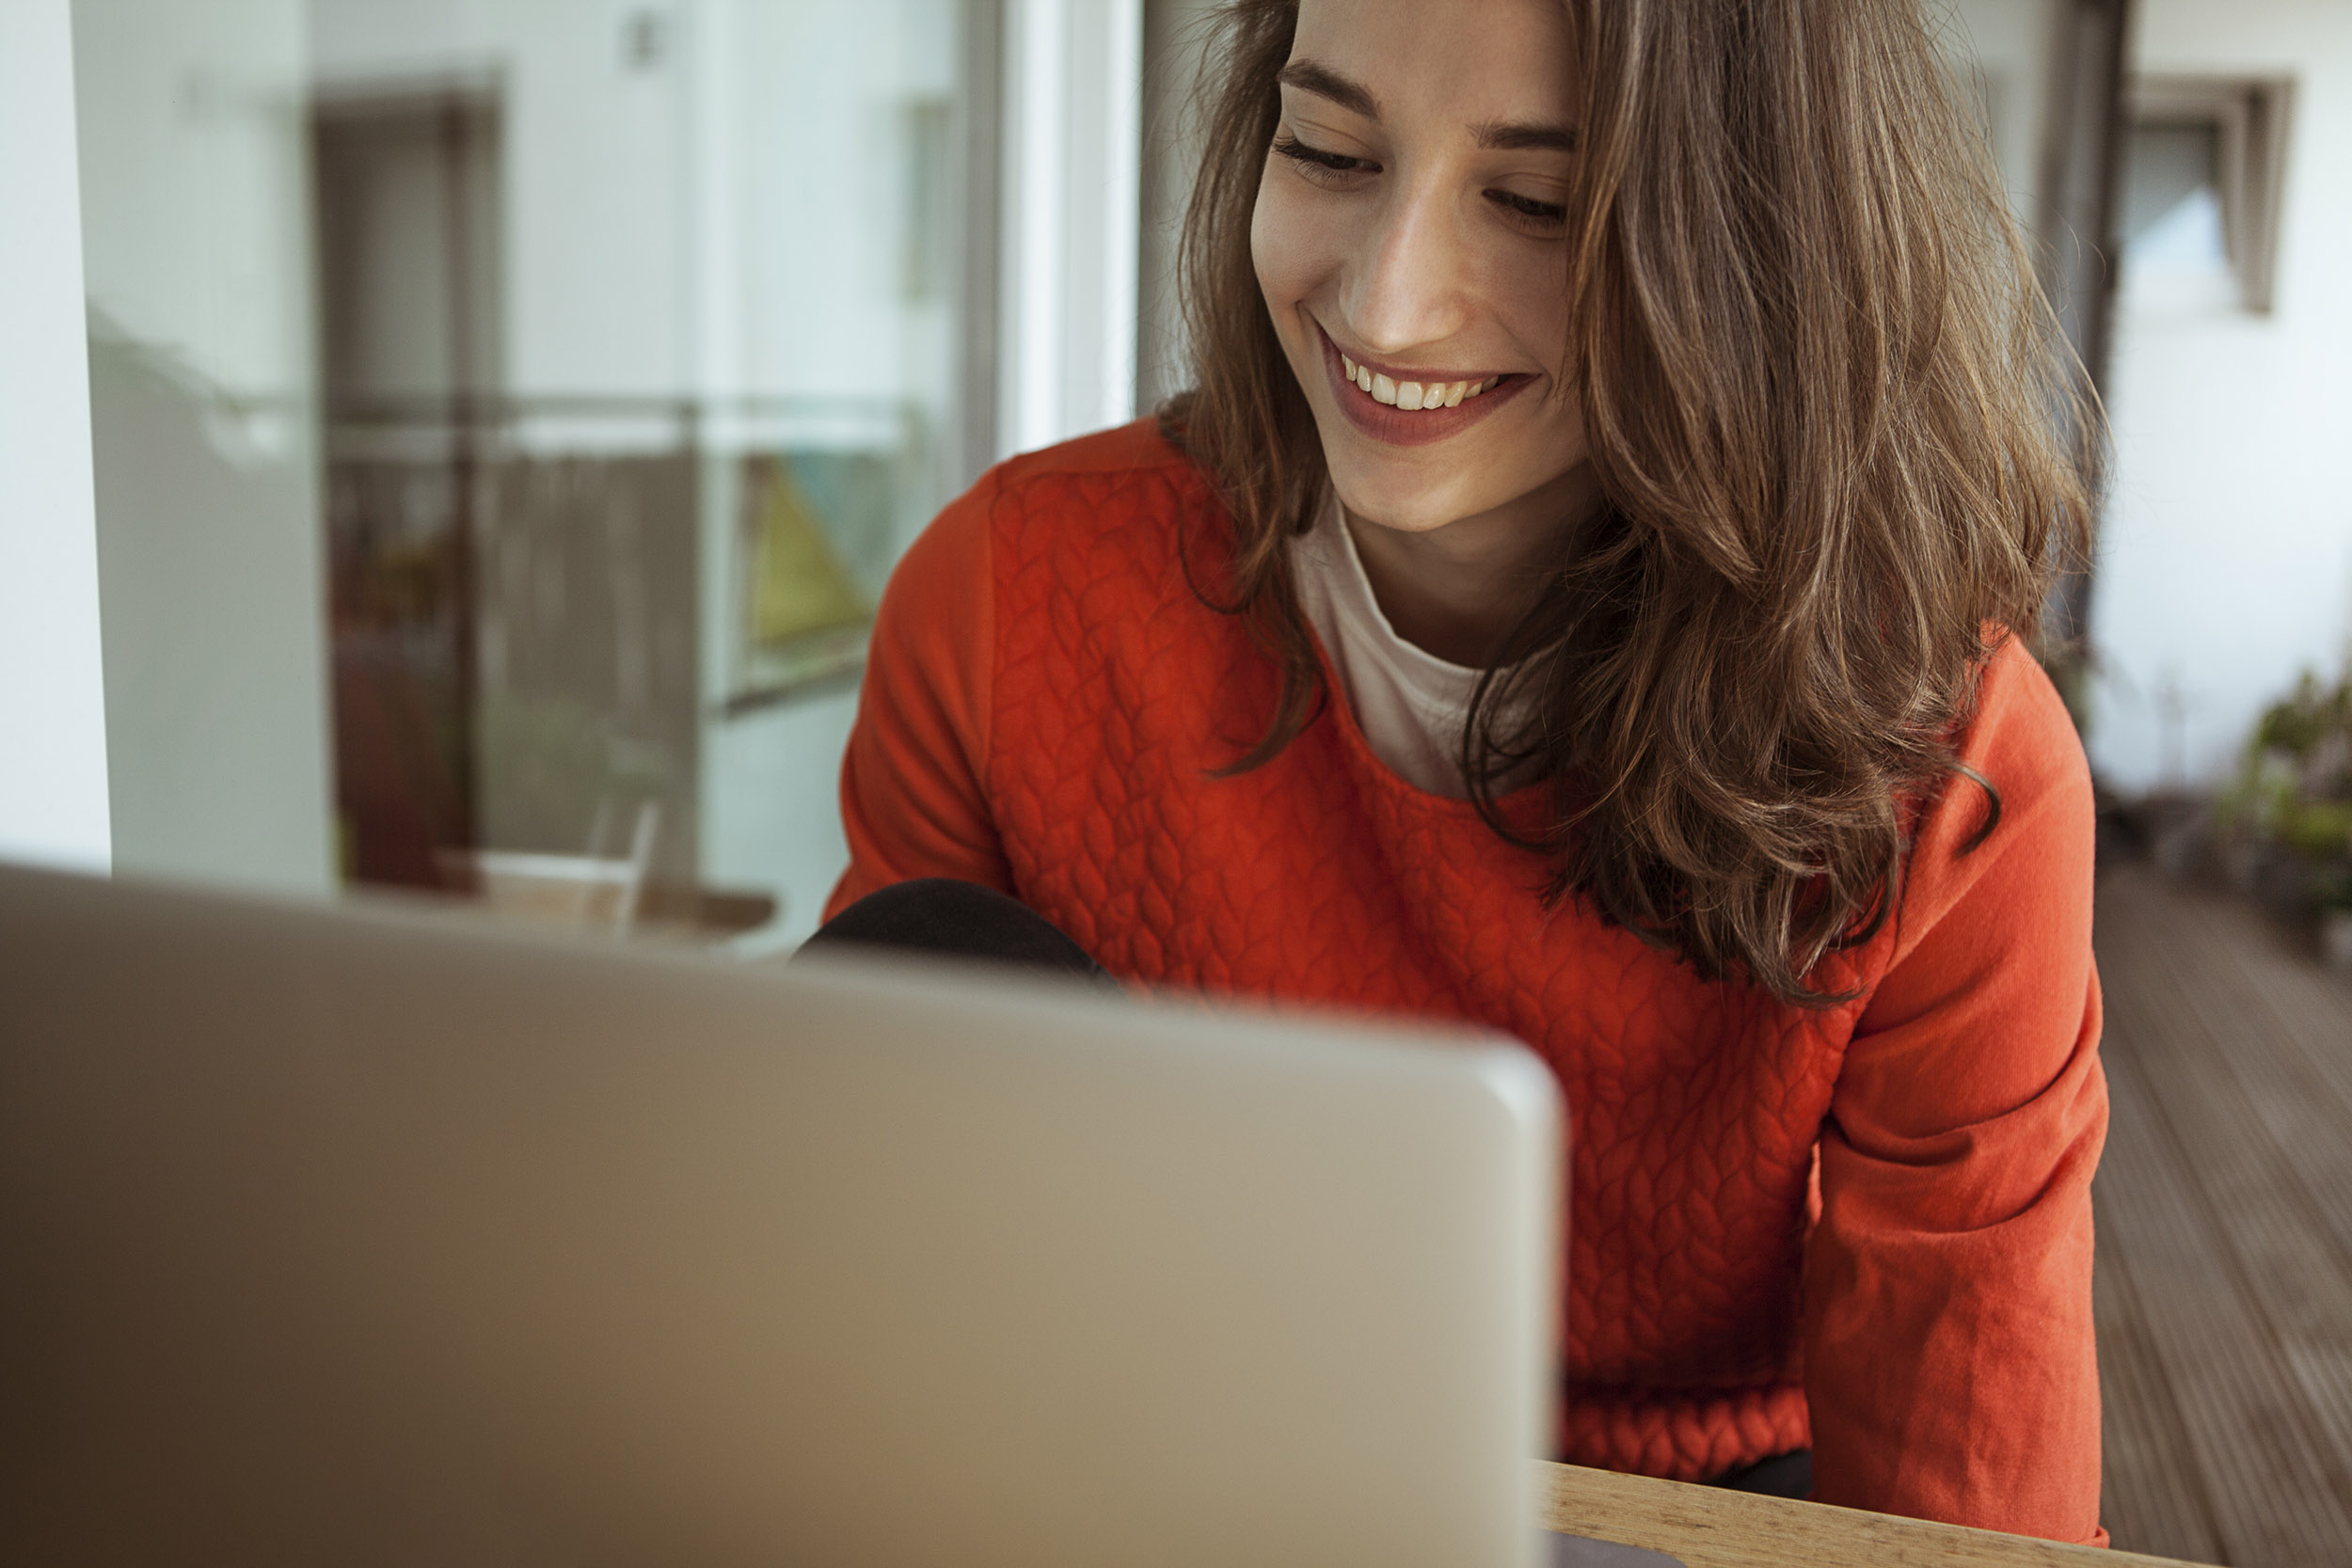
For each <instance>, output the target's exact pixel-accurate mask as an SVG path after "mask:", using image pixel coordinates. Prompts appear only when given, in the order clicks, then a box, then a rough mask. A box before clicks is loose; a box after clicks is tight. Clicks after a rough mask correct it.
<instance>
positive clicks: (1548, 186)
mask: <svg viewBox="0 0 2352 1568" xmlns="http://www.w3.org/2000/svg"><path fill="white" fill-rule="evenodd" d="M1570 41H1571V40H1570V38H1569V33H1568V24H1567V17H1566V8H1565V6H1564V5H1563V4H1562V3H1561V0H1300V5H1299V8H1298V31H1297V36H1296V39H1295V42H1294V43H1293V45H1292V48H1291V56H1290V63H1289V64H1288V65H1286V66H1285V67H1284V68H1283V71H1282V76H1281V93H1282V118H1281V122H1280V124H1279V127H1278V128H1277V130H1276V132H1275V142H1274V148H1273V150H1271V151H1270V152H1269V153H1268V154H1267V158H1266V168H1265V177H1264V179H1263V181H1262V182H1260V184H1259V188H1258V205H1257V211H1256V214H1255V215H1254V217H1253V219H1252V221H1251V224H1250V251H1251V255H1252V257H1253V258H1254V259H1255V261H1256V263H1257V269H1258V281H1259V284H1260V286H1261V287H1263V289H1264V291H1265V299H1266V307H1267V309H1268V310H1270V311H1271V312H1272V314H1273V318H1274V327H1275V331H1276V332H1277V333H1278V334H1279V336H1280V338H1281V341H1282V348H1283V351H1284V352H1285V353H1286V354H1287V355H1288V356H1289V357H1290V363H1291V369H1292V371H1293V372H1295V374H1296V375H1297V377H1298V383H1299V385H1300V386H1301V387H1302V388H1305V389H1306V393H1307V401H1308V403H1309V404H1311V406H1312V407H1313V409H1314V414H1315V424H1316V427H1317V429H1318V430H1319V431H1320V433H1321V435H1322V437H1323V450H1324V454H1325V456H1326V458H1327V460H1328V462H1329V466H1330V471H1331V480H1332V483H1333V485H1334V487H1335V488H1336V489H1337V490H1338V491H1339V496H1340V499H1341V500H1342V501H1343V503H1344V504H1345V505H1346V506H1347V508H1348V510H1349V511H1351V512H1353V513H1355V514H1356V515H1358V516H1359V517H1362V518H1364V519H1365V520H1367V521H1370V522H1375V523H1379V524H1383V525H1385V526H1387V527H1390V528H1394V529H1401V530H1406V531H1414V532H1421V531H1427V530H1430V529H1437V528H1442V527H1444V526H1445V525H1446V524H1448V523H1451V522H1454V521H1455V520H1457V519H1459V518H1464V517H1470V516H1475V515H1480V514H1483V513H1488V512H1492V511H1494V510H1496V509H1497V508H1500V507H1502V506H1505V505H1507V504H1508V503H1510V502H1512V501H1514V500H1517V499H1520V498H1522V497H1528V496H1531V495H1532V494H1534V492H1537V491H1539V490H1542V489H1543V488H1544V487H1545V486H1547V485H1549V484H1551V483H1554V482H1556V481H1558V480H1560V479H1561V478H1562V477H1563V476H1565V475H1566V474H1567V473H1568V472H1570V471H1571V470H1572V469H1574V468H1575V467H1577V466H1578V465H1580V464H1581V462H1582V461H1583V459H1584V424H1583V414H1582V410H1581V408H1580V407H1579V405H1578V401H1577V398H1576V396H1575V393H1574V392H1573V390H1572V389H1571V388H1568V387H1567V386H1566V385H1565V383H1564V382H1563V381H1562V380H1561V373H1560V372H1561V368H1562V366H1563V364H1564V362H1565V358H1566V355H1567V343H1568V300H1567V260H1566V237H1565V204H1566V202H1567V199H1568V189H1569V179H1570V175H1571V172H1572V169H1573V166H1574V160H1575V155H1576V154H1575V120H1576V106H1577V103H1578V102H1579V100H1578V92H1577V87H1578V83H1577V78H1576V68H1575V64H1574V61H1573V60H1572V58H1571V55H1570ZM1351 367H1353V372H1352V374H1351V369H1350V368H1351Z"/></svg>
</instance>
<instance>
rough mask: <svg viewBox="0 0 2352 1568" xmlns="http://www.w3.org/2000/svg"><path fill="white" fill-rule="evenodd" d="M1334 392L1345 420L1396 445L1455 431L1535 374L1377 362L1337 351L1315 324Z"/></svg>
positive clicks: (1415, 444)
mask: <svg viewBox="0 0 2352 1568" xmlns="http://www.w3.org/2000/svg"><path fill="white" fill-rule="evenodd" d="M1315 335H1316V336H1317V337H1318V338H1320V339H1321V340H1322V341H1323V358H1324V364H1325V368H1326V369H1327V370H1328V371H1329V372H1330V377H1331V392H1332V396H1333V397H1334V398H1336V399H1337V400H1338V402H1339V405H1340V412H1341V413H1342V414H1343V415H1345V416H1346V418H1347V422H1348V423H1350V424H1352V425H1354V426H1355V427H1356V428H1357V429H1358V430H1359V431H1361V432H1362V433H1363V434H1365V435H1366V436H1371V437H1372V438H1373V439H1374V440H1376V441H1381V442H1385V443H1386V444H1388V445H1390V446H1395V447H1419V446H1426V445H1428V444H1429V443H1430V442H1432V441H1442V440H1444V439H1446V438H1447V437H1448V436H1454V435H1458V434H1459V433H1461V432H1462V431H1464V430H1467V429H1469V428H1470V426H1471V425H1473V424H1475V423H1477V422H1478V421H1479V420H1483V419H1485V418H1486V416H1487V415H1489V414H1491V413H1493V412H1494V411H1495V410H1496V409H1497V408H1500V407H1501V406H1502V404H1504V403H1506V402H1508V401H1509V400H1510V399H1511V398H1512V397H1513V396H1514V395H1516V394H1517V393H1518V391H1519V390H1520V389H1521V388H1525V387H1526V386H1527V385H1528V384H1529V383H1531V382H1532V381H1534V377H1533V376H1529V375H1522V374H1518V373H1516V372H1508V371H1505V372H1493V371H1488V372H1479V373H1475V374H1472V373H1455V374H1447V373H1444V372H1437V371H1429V370H1413V369H1408V368H1406V367H1402V366H1390V365H1380V364H1375V363H1371V362H1368V361H1364V360H1359V359H1357V358H1356V357H1355V356H1352V355H1348V354H1343V353H1341V352H1340V348H1339V345H1338V344H1336V343H1334V342H1332V341H1331V335H1330V334H1329V333H1327V332H1325V331H1324V330H1323V329H1322V324H1320V323H1317V324H1316V329H1315Z"/></svg>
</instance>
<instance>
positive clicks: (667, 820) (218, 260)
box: [74, 0, 982, 944]
mask: <svg viewBox="0 0 2352 1568" xmlns="http://www.w3.org/2000/svg"><path fill="white" fill-rule="evenodd" d="M74 10H75V28H76V50H77V63H76V73H77V81H78V85H79V87H80V89H81V95H82V96H81V122H82V128H83V138H84V150H83V182H84V187H85V197H84V200H85V213H86V235H85V248H86V256H87V276H88V279H89V295H90V305H91V344H92V363H93V374H94V385H95V386H96V387H97V388H99V389H98V391H97V392H96V394H95V397H94V401H95V404H96V414H97V427H98V440H99V448H100V471H101V489H100V508H101V513H102V517H101V529H102V534H103V535H105V536H107V537H109V538H111V539H113V540H115V541H117V542H119V545H120V546H121V548H120V549H119V551H116V552H115V553H116V554H119V555H120V556H121V557H122V558H123V561H124V562H125V563H126V564H124V565H123V566H122V568H121V570H122V572H124V573H128V574H130V575H131V576H132V577H135V578H136V577H143V578H151V579H153V580H152V581H151V583H150V584H149V591H148V594H147V597H148V598H149V599H151V601H152V604H151V606H149V607H148V612H149V613H151V614H152V615H153V616H154V624H153V625H152V626H151V628H149V629H147V630H143V631H141V632H140V633H138V634H137V636H136V637H135V638H132V639H129V640H128V641H130V642H135V643H136V644H137V646H136V647H135V648H132V649H130V651H128V652H126V654H125V656H124V657H123V658H122V659H121V660H117V659H116V658H115V657H114V653H115V649H114V644H115V643H116V641H119V639H118V638H117V636H116V633H115V630H114V628H113V627H112V626H110V629H109V638H108V640H109V679H110V685H113V684H118V683H116V682H115V681H114V674H115V672H114V665H115V663H117V662H121V663H123V664H124V666H125V670H126V675H125V679H126V680H131V679H133V678H134V677H135V678H136V679H140V680H145V681H147V682H148V683H149V685H150V686H151V688H152V690H151V692H148V693H147V695H146V697H145V699H144V702H145V710H144V712H143V714H140V713H139V712H138V704H136V703H134V705H133V707H132V709H128V710H126V713H131V714H133V715H134V717H132V718H126V719H125V721H124V723H125V727H126V728H127V729H129V730H131V731H134V732H136V734H135V738H137V737H143V738H144V739H145V740H146V741H148V742H151V744H150V745H149V747H148V752H140V751H138V750H137V748H136V747H134V748H133V750H132V752H130V753H129V756H130V759H131V761H132V763H133V766H131V767H128V768H123V767H121V766H120V764H118V769H119V772H120V773H122V774H123V775H125V777H124V778H123V780H122V782H121V783H120V784H119V785H118V788H119V789H125V790H127V791H128V792H129V793H128V795H127V796H126V798H125V800H124V801H121V802H119V803H118V816H124V815H125V813H126V810H127V813H128V816H130V818H132V823H131V824H130V825H131V826H133V827H136V825H137V824H138V823H141V822H146V823H148V824H149V825H150V826H151V832H147V833H146V836H145V837H144V838H142V836H141V833H140V832H137V831H134V832H125V831H124V827H123V826H122V825H119V826H118V831H117V839H118V845H119V851H118V853H119V861H120V863H122V864H123V865H124V868H125V869H129V870H140V869H177V870H183V871H192V872H194V873H196V874H199V875H202V876H206V877H215V878H218V877H242V878H246V879H253V880H260V881H264V882H276V883H279V884H286V885H313V884H315V885H321V886H324V885H327V884H330V883H336V882H342V883H348V884H358V885H363V886H394V887H402V888H408V889H416V890H425V891H430V892H434V893H438V894H447V895H455V896H466V897H471V898H479V899H482V900H485V901H486V902H488V903H489V904H490V905H491V906H493V907H494V908H497V909H501V910H513V911H520V912H522V913H524V914H526V915H527V916H532V917H537V918H552V919H561V920H564V921H569V922H572V923H576V924H586V925H589V926H594V927H610V928H614V929H630V930H634V931H637V932H639V933H643V934H656V935H661V936H665V937H675V936H686V937H690V938H693V939H696V940H717V939H720V938H722V937H725V936H727V935H729V934H731V933H732V934H736V935H740V934H741V933H745V932H755V933H756V934H755V935H754V936H753V937H752V938H751V939H750V941H751V942H752V943H753V944H757V943H759V942H776V943H779V944H781V943H784V942H789V941H790V940H792V939H794V938H795V937H797V936H798V935H801V934H804V933H805V932H806V931H807V930H808V929H810V928H813V927H814V925H815V923H816V920H817V918H818V912H819V908H820V906H821V902H822V899H823V896H824V894H825V892H826V891H827V889H828V887H829V885H830V883H831V881H832V879H833V878H834V875H835V874H836V873H837V871H838V869H839V866H840V863H841V862H842V860H843V858H844V850H843V847H842V844H841V838H840V829H839V824H838V820H837V816H836V811H835V806H834V778H835V773H836V770H837V768H838V763H839V756H840V749H841V745H842V742H843V740H844V738H845V737H846V736H847V733H848V728H849V722H850V713H851V708H852V705H853V703H854V691H855V682H856V677H857V674H858V672H859V670H860V667H861V665H862V661H863V657H864V648H865V639H866V628H867V626H868V625H869V622H870V619H871V616H872V612H873V608H874V604H875V601H876V597H877V595H878V594H879V593H880V591H881V588H882V583H883V581H884V580H885V578H887V576H888V573H889V570H890V567H891V565H892V564H893V562H895V561H896V560H897V558H898V553H899V551H900V550H901V549H903V547H904V546H905V545H906V544H907V542H908V541H909V540H911V539H912V538H913V537H914V533H915V532H916V531H918V530H919V529H920V528H921V526H922V524H923V523H924V521H926V520H927V519H928V518H929V517H930V515H932V514H933V513H934V512H935V511H936V510H937V509H938V508H939V506H940V505H942V504H943V503H944V502H945V500H946V499H947V498H948V497H949V496H950V495H951V494H953V493H954V491H955V490H956V489H958V488H960V487H961V485H962V484H963V483H968V482H969V480H970V478H971V477H972V476H973V473H974V472H975V471H976V470H977V456H978V455H979V454H977V453H974V454H969V455H967V454H966V453H965V451H963V450H962V448H961V444H960V441H959V433H960V432H961V431H962V430H964V429H965V428H967V425H968V420H967V419H966V411H965V410H964V409H962V408H961V406H960V402H959V388H961V387H962V386H963V385H965V384H966V378H965V376H964V374H963V369H962V367H961V365H960V364H959V362H958V358H957V356H958V353H959V345H960V344H961V343H962V342H963V341H965V333H964V331H963V324H962V323H961V321H960V320H959V312H960V310H961V293H960V291H959V290H958V289H957V288H956V287H955V286H954V282H953V280H954V279H956V278H957V277H960V276H961V256H962V252H963V247H964V243H965V242H964V230H965V227H966V221H967V216H968V215H967V214H964V213H963V212H962V211H961V209H960V207H959V204H958V200H957V193H958V192H960V191H961V189H962V188H964V186H965V184H966V177H965V176H966V163H967V162H968V160H971V159H973V158H976V157H978V156H981V155H982V150H980V149H979V148H978V147H977V138H975V137H974V136H972V135H969V134H968V130H967V124H968V121H969V120H970V119H971V104H970V103H969V95H968V93H967V81H966V76H967V74H968V72H967V71H966V67H965V64H964V60H965V52H964V45H963V36H962V35H963V22H964V10H965V7H964V5H963V4H962V0H865V3H861V4H858V5H854V6H851V5H846V4H840V3H835V0H769V3H753V0H699V3H696V4H687V5H644V6H629V5H619V6H612V5H606V6H595V7H589V6H571V5H549V4H547V3H545V0H437V3H433V4H423V3H418V0H208V3H207V4H206V5H205V6H202V7H188V6H185V5H183V4H179V3H178V0H75V8H74ZM170 542H177V544H178V546H179V547H180V554H176V555H175V554H173V553H172V551H171V550H170V549H163V550H160V551H159V550H158V549H157V546H158V545H159V543H170ZM183 557H184V559H183ZM108 574H109V575H108V578H107V581H106V591H107V595H108V596H107V605H108V610H109V616H110V621H111V619H112V617H113V613H114V608H115V606H116V604H117V603H118V602H119V600H121V594H122V590H121V587H120V585H119V583H118V582H117V581H116V580H115V577H116V576H117V575H118V574H117V573H116V572H115V571H114V566H113V562H112V561H111V559H110V562H108ZM257 683H258V684H257ZM273 683H274V685H273ZM263 687H266V688H269V689H267V690H262V689H261V688H263ZM191 688H193V689H195V695H196V698H197V700H196V701H194V702H191V701H190V689H191ZM208 700H209V701H210V703H211V706H209V707H208V706H207V705H206V703H207V701H208ZM113 706H114V704H113V703H112V702H110V709H111V708H112V707H113ZM238 724H243V726H244V729H242V730H240V729H238V728H237V725H238ZM248 732H249V733H248ZM175 749H176V750H175ZM150 753H152V754H150ZM119 754H122V753H120V752H119ZM191 765H192V766H193V771H192V772H191V771H190V766H191ZM143 790H144V791H146V792H147V793H148V794H150V795H152V796H153V797H154V800H152V802H151V805H152V810H151V811H148V812H147V813H146V815H145V816H142V815H141V810H140V809H138V806H137V802H138V800H139V797H140V792H141V791H143ZM199 808H200V809H199Z"/></svg>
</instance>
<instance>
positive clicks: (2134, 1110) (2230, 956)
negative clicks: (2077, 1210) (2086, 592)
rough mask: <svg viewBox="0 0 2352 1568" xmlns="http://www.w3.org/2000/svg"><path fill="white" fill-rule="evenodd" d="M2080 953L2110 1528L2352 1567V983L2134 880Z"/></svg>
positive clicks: (2111, 886)
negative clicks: (2084, 955)
mask: <svg viewBox="0 0 2352 1568" xmlns="http://www.w3.org/2000/svg"><path fill="white" fill-rule="evenodd" d="M2097 942H2098V954H2099V966H2100V971H2101V975H2102V978H2103V980H2104V982H2105V986H2106V1005H2107V1024H2106V1044H2105V1048H2104V1049H2105V1055H2106V1069H2107V1079H2108V1085H2109V1090H2110V1093H2111V1094H2112V1096H2113V1105H2114V1111H2113V1119H2112V1122H2111V1124H2110V1127H2109V1131H2108V1138H2107V1150H2106V1160H2105V1163H2104V1164H2103V1165H2102V1166H2101V1169H2100V1173H2099V1178H2098V1181H2097V1183H2096V1185H2095V1187H2094V1188H2093V1199H2094V1203H2095V1206H2096V1210H2097V1223H2098V1232H2099V1259H2098V1275H2097V1287H2096V1290H2097V1310H2098V1325H2099V1362H2100V1366H2099V1371H2100V1382H2101V1385H2102V1386H2103V1389H2104V1392H2105V1396H2106V1496H2105V1514H2106V1525H2107V1528H2108V1529H2109V1530H2110V1531H2112V1532H2113V1534H2114V1537H2115V1544H2116V1545H2118V1546H2120V1547H2124V1548H2127V1549H2130V1550H2133V1551H2141V1552H2151V1553H2155V1554H2159V1555H2163V1556H2168V1557H2179V1558H2186V1559H2189V1560H2193V1561H2198V1562H2220V1563H2230V1564H2235V1565H2241V1568H2301V1565H2304V1564H2310V1565H2312V1568H2320V1565H2323V1564H2324V1565H2327V1568H2342V1565H2345V1564H2352V983H2347V982H2346V981H2345V980H2344V978H2342V977H2340V976H2337V975H2335V974H2330V973H2328V971H2326V970H2325V969H2323V968H2322V967H2321V966H2320V965H2319V963H2318V962H2317V961H2316V959H2315V958H2312V957H2310V956H2309V955H2307V954H2304V953H2302V952H2300V951H2298V950H2297V948H2296V944H2295V943H2294V942H2292V941H2291V940H2290V939H2289V938H2288V937H2287V936H2285V935H2284V934H2283V933H2282V932H2281V931H2280V930H2279V929H2278V928H2277V927H2274V926H2273V925H2272V924H2271V923H2270V922H2269V921H2268V920H2266V919H2265V917H2264V916H2263V915H2262V914H2261V913H2259V912H2258V911H2255V910H2253V909H2252V908H2250V907H2249V906H2247V905H2243V904H2240V903H2237V902H2234V901H2233V900H2231V899H2229V898H2227V897H2224V896H2221V895H2209V894H2202V893H2197V892H2192V891H2186V890H2183V889H2180V888H2177V887H2175V886H2173V885H2171V884H2169V883H2168V882H2167V881H2166V880H2165V879H2162V878H2161V877H2160V876H2158V875H2157V874H2156V873H2155V872H2154V871H2153V869H2152V868H2149V867H2147V866H2144V865H2139V864H2125V865H2122V866H2119V867H2115V868H2112V869H2110V870H2108V871H2106V873H2104V874H2103V877H2102V879H2101V882H2100V889H2099V913H2098V936H2097Z"/></svg>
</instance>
